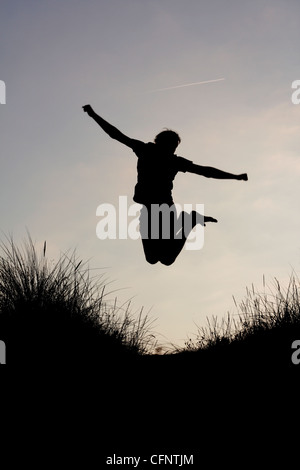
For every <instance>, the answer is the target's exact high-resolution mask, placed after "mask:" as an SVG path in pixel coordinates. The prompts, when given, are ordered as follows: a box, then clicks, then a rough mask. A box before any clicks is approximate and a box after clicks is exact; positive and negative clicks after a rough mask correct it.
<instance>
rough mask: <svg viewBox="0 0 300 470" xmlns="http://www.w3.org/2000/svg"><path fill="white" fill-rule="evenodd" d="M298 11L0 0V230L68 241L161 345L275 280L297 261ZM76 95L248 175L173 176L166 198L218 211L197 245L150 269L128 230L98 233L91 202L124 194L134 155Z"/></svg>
mask: <svg viewBox="0 0 300 470" xmlns="http://www.w3.org/2000/svg"><path fill="white" fill-rule="evenodd" d="M299 18H300V3H299V1H298V0H265V1H263V0H259V1H258V0H254V1H248V2H241V1H239V0H227V1H226V2H224V1H221V0H205V1H204V0H202V1H201V0H181V1H179V0H51V1H50V0H26V1H24V0H1V3H0V80H3V81H4V82H5V84H6V104H0V122H1V127H0V142H1V174H0V178H1V185H0V188H1V199H0V203H1V224H0V229H1V231H2V233H3V234H9V233H12V234H13V235H14V238H15V241H16V242H19V241H21V240H23V239H24V238H26V229H28V230H29V232H30V234H31V236H32V238H33V240H34V241H35V242H36V243H37V246H42V245H43V243H44V241H45V240H46V241H47V247H48V256H49V257H50V258H55V259H57V258H58V256H59V253H60V252H65V251H68V250H73V249H76V250H77V254H78V257H79V258H82V259H84V260H89V264H90V266H91V268H93V270H94V269H95V271H93V272H95V273H97V272H99V274H100V273H106V277H107V279H108V280H109V281H112V282H111V284H110V285H109V287H108V290H113V289H116V290H117V292H116V293H114V294H111V297H114V296H115V295H117V297H118V299H119V302H124V301H125V300H127V299H130V298H132V299H133V310H134V311H135V310H136V311H138V310H139V309H140V308H141V307H144V312H150V316H151V318H153V319H154V318H155V319H156V322H155V327H154V331H155V333H157V338H158V340H159V341H160V342H162V343H170V342H171V343H175V344H177V345H182V344H183V342H184V341H185V340H186V339H187V337H194V335H195V334H196V332H197V328H196V326H195V324H197V325H200V326H202V325H205V324H206V317H209V318H211V317H212V315H215V316H217V317H218V318H222V317H224V316H226V314H227V312H228V311H229V312H231V313H236V310H235V306H234V302H233V299H232V296H234V297H235V298H236V300H237V301H238V302H239V301H242V300H243V298H244V296H245V293H246V290H245V289H246V286H249V287H250V286H251V284H252V283H253V284H254V286H256V287H257V289H262V278H263V275H264V276H265V278H266V282H267V284H270V285H271V284H272V279H273V278H274V277H276V278H277V279H278V280H279V281H280V282H281V283H282V284H283V285H286V284H287V281H288V278H289V276H290V274H291V272H292V269H294V270H295V271H296V272H298V273H299V270H300V269H299V268H300V237H299V236H300V218H299V216H298V214H299V201H300V185H299V179H300V144H299V135H300V133H299V131H300V105H295V104H292V102H291V94H292V91H293V90H292V88H291V84H292V82H293V81H294V80H297V79H300V70H299V65H300V63H299V53H298V46H299V43H300V28H299ZM219 78H225V80H223V81H219V82H212V83H207V84H202V85H198V86H191V87H182V88H173V89H170V90H164V91H159V92H156V93H149V91H151V90H158V89H163V88H172V87H177V86H179V85H184V84H188V83H195V82H200V81H208V80H215V79H219ZM0 101H1V100H0ZM87 103H90V104H91V105H92V106H93V107H94V109H95V110H96V112H98V114H100V115H101V116H102V117H104V118H105V119H107V120H108V121H109V122H111V123H112V124H114V125H115V126H116V127H118V128H119V129H120V130H121V131H122V132H124V133H125V134H127V135H129V136H130V137H132V138H136V139H140V140H144V141H152V140H153V138H154V136H155V135H156V134H157V133H158V132H160V131H161V130H162V129H163V128H164V127H168V128H172V129H174V130H176V131H177V132H178V133H179V134H180V136H181V139H182V143H181V144H180V146H179V147H178V149H177V154H178V155H181V156H183V157H185V158H188V159H190V160H193V161H194V162H195V163H198V164H202V165H209V166H214V167H217V168H220V169H222V170H224V171H229V172H232V173H244V172H247V173H248V176H249V181H248V182H247V183H246V182H240V181H233V180H232V181H231V180H228V181H221V180H213V179H206V178H203V177H200V176H197V175H192V174H188V173H185V174H184V173H180V174H178V176H177V178H176V179H175V184H174V192H173V195H174V200H175V202H178V203H180V204H185V203H192V204H197V203H200V204H204V207H205V213H206V214H207V215H211V216H213V217H216V218H217V219H218V221H219V223H218V224H214V225H212V224H211V225H209V226H207V227H206V229H205V242H204V247H203V249H202V250H200V251H186V250H184V251H183V252H182V253H181V254H180V255H179V257H178V259H177V260H176V262H175V264H174V265H172V266H170V267H166V266H163V265H161V264H160V263H159V264H157V265H154V266H153V265H149V264H147V263H146V261H145V259H144V254H143V250H142V244H141V241H140V240H137V241H133V240H104V241H103V240H102V241H101V240H99V239H98V238H97V237H96V226H97V223H98V222H99V217H96V209H97V207H98V206H99V205H100V204H103V203H110V204H117V202H118V198H119V196H120V195H126V196H127V197H128V204H129V205H130V204H132V202H133V201H132V195H133V189H134V185H135V183H136V157H135V155H134V154H133V152H132V151H131V150H130V149H128V148H126V147H124V146H122V145H121V144H119V143H118V142H116V141H113V140H111V139H110V138H109V137H108V136H106V135H105V134H104V133H103V131H101V129H100V128H98V126H97V125H96V124H95V123H94V122H93V121H92V120H91V119H90V118H89V117H88V116H87V115H86V114H84V113H83V112H82V109H81V107H82V106H83V105H84V104H87ZM3 238H4V235H3Z"/></svg>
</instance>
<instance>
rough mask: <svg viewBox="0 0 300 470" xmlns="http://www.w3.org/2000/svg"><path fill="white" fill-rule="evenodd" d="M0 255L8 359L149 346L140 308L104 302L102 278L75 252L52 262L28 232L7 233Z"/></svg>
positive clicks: (82, 360)
mask: <svg viewBox="0 0 300 470" xmlns="http://www.w3.org/2000/svg"><path fill="white" fill-rule="evenodd" d="M1 248H2V255H1V256H0V339H1V340H3V341H5V343H6V351H7V364H22V363H25V364H32V365H34V364H45V363H49V364H50V363H52V364H53V365H59V364H62V363H64V364H65V363H69V364H72V363H73V364H86V365H88V364H90V363H95V362H96V363H103V364H104V363H107V362H111V361H113V360H114V359H115V360H118V361H119V360H120V359H124V358H129V357H130V358H132V357H135V356H138V355H141V354H144V353H146V352H148V350H149V349H151V347H152V344H153V343H154V336H153V335H152V334H151V333H150V328H149V327H150V322H149V319H148V317H147V316H143V313H142V310H141V311H140V312H139V313H138V314H135V315H134V314H133V313H132V312H131V310H130V302H127V304H125V305H122V306H118V305H117V303H116V301H115V302H114V303H111V302H107V301H106V300H105V298H106V296H105V294H104V291H105V285H104V282H103V281H102V279H101V278H100V279H99V277H98V279H97V280H93V279H91V278H90V271H89V268H88V267H86V265H85V264H83V263H82V261H78V259H77V258H76V256H75V253H72V254H71V256H68V255H67V254H64V255H62V256H61V257H60V259H59V260H58V262H57V263H56V264H53V263H52V264H51V263H49V262H48V261H47V258H46V242H45V244H44V249H43V252H42V253H41V254H40V255H38V254H37V252H36V249H35V246H34V244H33V243H32V241H31V239H30V237H29V239H28V241H27V242H26V243H25V244H24V246H23V247H22V248H21V249H20V248H18V247H17V246H16V245H15V243H14V242H13V240H12V239H9V240H8V243H6V244H2V246H1Z"/></svg>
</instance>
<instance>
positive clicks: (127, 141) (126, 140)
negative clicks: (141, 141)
mask: <svg viewBox="0 0 300 470" xmlns="http://www.w3.org/2000/svg"><path fill="white" fill-rule="evenodd" d="M82 108H83V111H84V112H85V113H87V114H88V115H89V116H90V117H91V118H93V119H94V121H96V123H97V124H99V126H100V127H101V128H102V129H103V130H104V132H106V134H108V135H109V137H111V138H112V139H115V140H118V141H119V142H121V143H122V144H124V145H127V147H130V148H133V146H134V145H135V143H136V142H138V141H137V140H135V139H131V138H130V137H127V136H126V135H124V134H123V133H122V132H121V131H119V129H117V128H116V127H114V126H112V125H111V124H110V123H109V122H107V121H105V120H104V119H103V118H102V117H100V116H98V114H96V113H95V111H94V110H93V108H92V107H91V106H90V105H89V104H86V105H85V106H82Z"/></svg>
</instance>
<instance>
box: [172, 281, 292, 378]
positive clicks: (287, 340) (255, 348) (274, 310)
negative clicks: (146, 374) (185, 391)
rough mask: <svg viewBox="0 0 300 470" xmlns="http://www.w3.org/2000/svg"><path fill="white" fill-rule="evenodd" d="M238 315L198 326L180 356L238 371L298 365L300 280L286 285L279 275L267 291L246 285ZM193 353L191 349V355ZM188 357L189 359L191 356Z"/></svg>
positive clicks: (207, 364)
mask: <svg viewBox="0 0 300 470" xmlns="http://www.w3.org/2000/svg"><path fill="white" fill-rule="evenodd" d="M235 304H236V307H237V314H236V315H230V314H228V315H227V317H226V318H223V319H221V320H218V319H217V318H216V317H214V318H213V319H212V321H209V320H208V321H207V325H206V326H204V327H198V332H197V335H196V338H195V339H194V340H192V339H189V340H188V341H187V342H186V343H185V347H184V348H175V355H178V356H182V355H183V356H185V355H187V357H189V360H191V361H193V363H194V360H197V361H199V365H200V363H202V364H203V365H204V367H207V368H209V367H213V366H214V365H218V367H219V368H220V367H221V368H223V369H226V368H228V369H234V370H237V369H238V370H240V371H245V370H250V369H251V370H253V371H255V370H256V371H266V372H268V371H275V370H278V371H279V370H281V369H282V368H284V369H286V368H291V367H295V366H293V364H292V361H291V355H292V349H291V345H292V343H293V341H294V340H295V339H300V288H299V280H298V279H297V278H296V276H295V275H292V276H291V278H290V281H289V285H288V286H287V288H286V289H283V288H282V287H281V286H280V283H279V282H278V280H277V279H275V281H274V285H273V287H272V288H271V289H268V291H266V290H265V283H264V291H263V292H257V291H256V290H255V289H254V287H253V286H252V289H251V290H249V289H247V295H246V298H245V300H243V301H242V302H241V303H240V304H237V303H236V301H235ZM188 353H190V354H188ZM186 359H187V358H186Z"/></svg>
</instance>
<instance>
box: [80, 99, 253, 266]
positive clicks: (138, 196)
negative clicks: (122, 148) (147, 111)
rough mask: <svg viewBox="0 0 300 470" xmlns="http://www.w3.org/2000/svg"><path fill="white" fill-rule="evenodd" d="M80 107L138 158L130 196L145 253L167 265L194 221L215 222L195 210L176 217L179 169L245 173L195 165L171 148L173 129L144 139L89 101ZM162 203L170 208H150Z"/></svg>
mask: <svg viewBox="0 0 300 470" xmlns="http://www.w3.org/2000/svg"><path fill="white" fill-rule="evenodd" d="M83 110H84V111H85V112H86V113H87V114H88V115H89V116H90V117H92V118H93V119H94V120H95V121H96V122H97V124H99V126H100V127H101V128H102V129H103V130H104V132H106V133H107V134H108V135H109V136H110V137H111V138H112V139H115V140H118V141H119V142H121V143H122V144H124V145H126V146H127V147H130V148H131V149H132V150H133V152H134V153H135V154H136V156H137V158H138V162H137V184H136V186H135V192H134V197H133V200H134V201H135V202H137V203H139V204H142V205H143V207H142V209H141V215H140V233H141V237H142V242H143V248H144V252H145V257H146V260H147V261H148V262H149V263H150V264H155V263H157V262H158V261H160V262H161V263H162V264H164V265H167V266H169V265H171V264H173V263H174V261H175V259H176V258H177V256H178V255H179V253H180V252H181V250H182V248H183V247H184V244H185V241H186V239H187V237H188V235H189V233H190V232H191V230H192V229H193V228H194V227H195V225H196V224H197V223H200V224H202V225H205V222H217V220H216V219H214V218H213V217H206V216H205V217H203V216H201V214H199V213H197V212H195V211H192V212H191V214H187V213H186V212H182V213H181V214H180V215H179V217H178V216H177V212H176V207H175V205H174V202H173V198H172V189H173V180H174V178H175V176H176V174H177V173H178V171H182V172H184V173H185V172H189V173H195V174H197V175H201V176H205V177H206V178H217V179H234V180H242V181H247V180H248V176H247V174H246V173H243V174H240V175H234V174H232V173H227V172H225V171H221V170H218V169H216V168H212V167H209V166H201V165H196V164H195V163H193V162H192V161H191V160H187V159H186V158H183V157H179V156H177V155H175V154H174V152H175V150H176V148H177V146H178V145H179V143H180V142H181V140H180V137H179V135H178V134H177V133H176V132H174V131H171V130H165V131H162V132H160V133H159V134H158V135H157V136H156V137H155V139H154V142H149V143H145V142H142V141H140V140H136V139H131V138H130V137H127V136H126V135H124V134H123V133H122V132H120V131H119V130H118V129H117V128H116V127H114V126H112V125H111V124H109V123H108V122H107V121H105V120H104V119H103V118H102V117H100V116H98V114H96V113H95V111H94V110H93V109H92V107H91V106H90V105H89V104H87V105H85V106H83ZM162 207H167V208H168V209H169V210H168V211H165V210H164V211H158V212H157V211H156V212H155V211H154V210H153V209H154V208H162ZM157 215H158V217H157ZM154 216H155V217H154ZM166 222H167V223H166ZM163 223H165V227H168V228H169V230H168V235H167V236H164V235H165V234H164V233H163V232H164V231H163ZM153 234H154V235H153Z"/></svg>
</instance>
